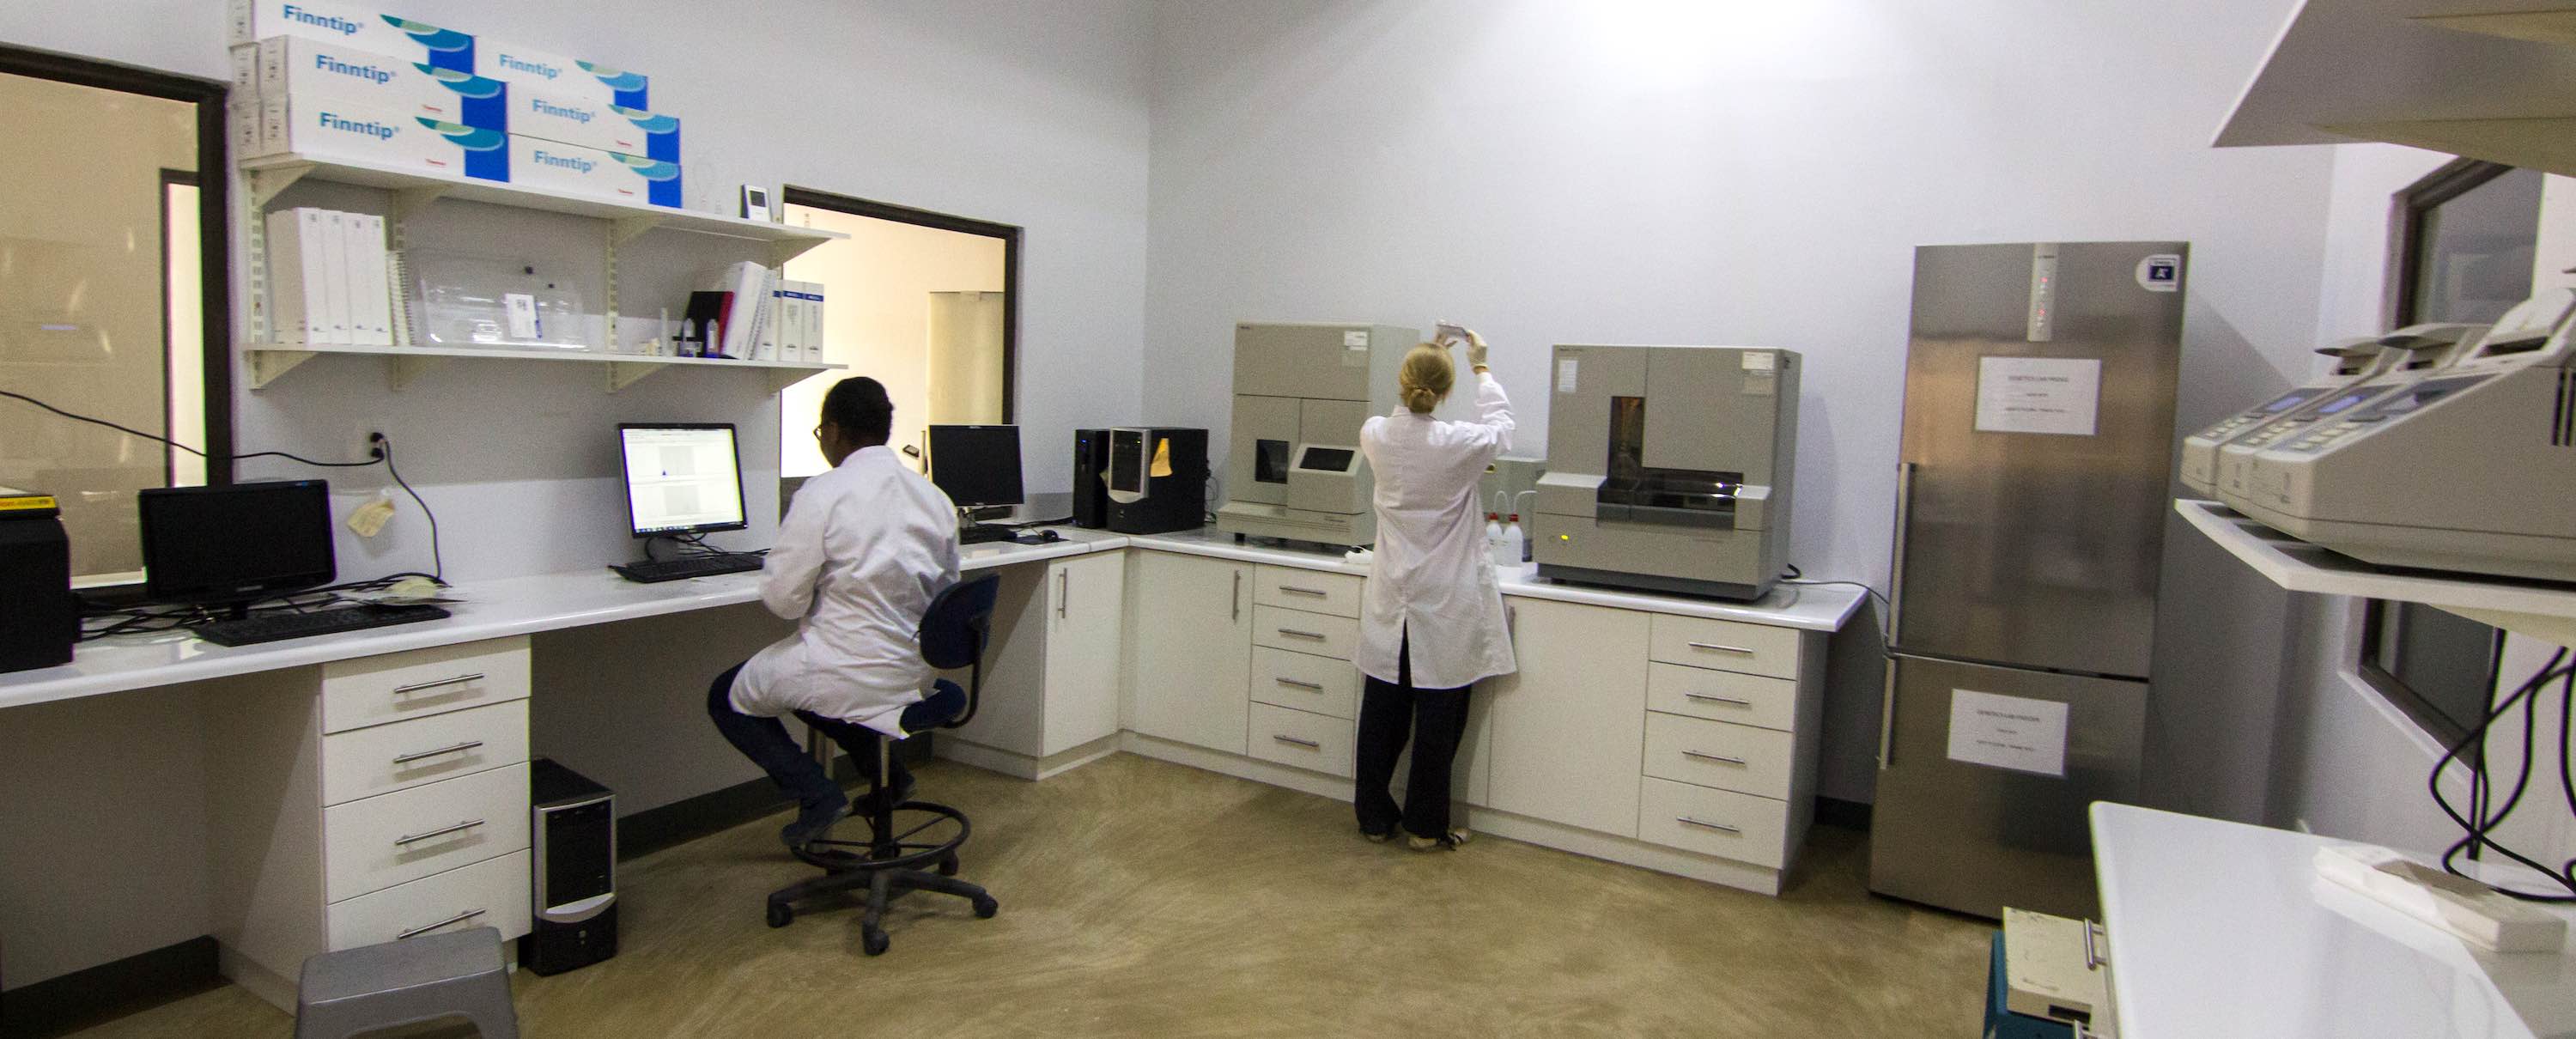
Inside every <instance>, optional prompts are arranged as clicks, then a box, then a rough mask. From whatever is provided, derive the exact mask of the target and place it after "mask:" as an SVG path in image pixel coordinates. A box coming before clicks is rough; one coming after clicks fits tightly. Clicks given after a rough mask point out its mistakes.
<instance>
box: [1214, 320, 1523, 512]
mask: <svg viewBox="0 0 2576 1039" xmlns="http://www.w3.org/2000/svg"><path fill="white" fill-rule="evenodd" d="M1421 341H1422V334H1421V333H1420V332H1419V331H1417V330H1415V329H1411V328H1406V327H1403V326H1400V325H1371V324H1351V323H1341V324H1331V323H1260V322H1244V323H1242V324H1238V325H1236V326H1234V429H1233V437H1232V440H1231V441H1230V442H1229V444H1228V446H1227V448H1226V462H1225V494H1226V503H1225V505H1224V506H1223V507H1222V508H1219V509H1217V512H1216V529H1218V530H1220V531H1223V532H1225V533H1228V534H1233V535H1235V536H1236V537H1237V538H1238V539H1239V538H1243V537H1247V536H1248V537H1264V538H1284V539H1287V540H1290V541H1308V542H1314V543H1317V544H1323V545H1343V546H1358V545H1369V544H1375V543H1376V542H1377V513H1376V512H1375V511H1374V510H1372V509H1371V507H1370V505H1369V494H1370V492H1371V491H1372V490H1374V482H1373V481H1372V480H1371V479H1370V478H1369V471H1368V462H1367V460H1366V459H1363V458H1362V457H1360V426H1361V425H1362V424H1364V423H1366V422H1367V421H1368V419H1369V416H1371V415H1384V414H1388V413H1390V412H1393V411H1394V410H1395V409H1396V407H1397V405H1398V401H1399V399H1400V398H1399V397H1398V394H1397V390H1396V371H1397V369H1399V368H1401V367H1402V366H1403V364H1404V355H1405V353H1406V351H1409V350H1411V349H1413V347H1414V345H1415V344H1417V343H1420V342H1421ZM1458 375H1459V386H1458V388H1456V389H1453V390H1452V391H1451V392H1450V394H1449V400H1448V402H1447V403H1444V404H1443V405H1441V407H1440V410H1439V411H1437V412H1435V414H1436V415H1438V416H1439V417H1441V418H1446V419H1454V418H1458V417H1460V416H1461V415H1463V414H1465V412H1464V411H1462V410H1461V407H1462V405H1461V403H1460V402H1461V401H1462V400H1463V401H1465V402H1467V403H1468V404H1472V403H1473V402H1474V400H1475V393H1474V391H1473V389H1472V387H1470V385H1469V384H1468V383H1467V381H1466V380H1467V379H1468V378H1470V376H1469V374H1468V373H1467V372H1466V371H1465V370H1463V366H1461V370H1460V371H1459V373H1458Z"/></svg>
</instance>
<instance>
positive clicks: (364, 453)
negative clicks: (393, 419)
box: [358, 429, 385, 459]
mask: <svg viewBox="0 0 2576 1039" xmlns="http://www.w3.org/2000/svg"><path fill="white" fill-rule="evenodd" d="M384 441H385V435H384V434H383V433H381V432H378V431H376V430H372V429H371V430H368V431H367V435H366V436H364V437H361V438H359V441H358V457H360V458H377V459H380V458H383V457H384V456H385V450H384Z"/></svg>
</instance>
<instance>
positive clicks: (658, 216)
mask: <svg viewBox="0 0 2576 1039" xmlns="http://www.w3.org/2000/svg"><path fill="white" fill-rule="evenodd" d="M241 168H242V172H243V174H244V176H245V177H246V178H247V179H248V180H249V182H250V202H251V205H252V207H253V209H254V210H257V209H261V208H265V207H266V206H267V205H268V204H269V203H270V202H272V201H275V200H276V198H277V196H278V194H279V193H280V192H283V191H285V190H286V189H287V188H289V187H291V186H293V185H295V184H296V183H298V182H300V181H304V180H308V179H310V180H321V181H329V182H332V183H337V184H357V185H362V186H365V187H371V188H383V189H385V190H388V191H391V192H393V195H394V206H393V209H394V214H393V215H394V216H395V217H396V219H398V220H399V219H400V218H403V217H408V216H411V215H413V214H415V213H418V212H419V211H420V210H421V209H423V208H425V207H427V206H428V205H429V204H430V203H432V202H435V201H438V200H439V199H442V198H453V199H462V200H464V201H468V202H483V203H489V204H491V205H496V206H513V207H517V208H520V209H536V210H543V211H545V212H549V213H568V214H571V215H573V216H586V217H593V218H596V219H600V220H606V221H609V223H610V225H611V228H612V231H611V236H612V238H613V239H614V240H615V241H616V242H619V243H624V242H627V241H630V240H632V239H634V238H635V236H637V235H640V234H643V233H644V232H646V231H650V230H653V229H655V228H663V229H668V230H673V231H687V232H691V233H693V234H704V235H715V236H718V237H723V238H742V239H749V240H752V241H758V242H766V243H768V255H767V257H766V260H767V262H768V263H769V265H770V266H773V267H775V266H778V265H779V264H783V263H786V262H787V261H788V260H791V259H794V258H795V257H796V256H797V255H799V254H801V253H803V252H804V251H805V250H807V249H811V248H813V247H815V246H818V245H821V244H823V243H825V242H829V241H832V240H834V239H838V238H847V237H849V236H848V235H844V234H842V233H840V232H838V231H824V230H818V229H815V228H810V227H793V226H789V225H787V224H773V223H770V222H768V221H765V220H745V219H743V218H741V217H732V216H719V215H717V214H714V213H698V212H692V211H690V210H686V209H671V208H668V207H664V206H654V205H646V204H644V203H640V202H619V201H616V200H613V199H604V198H591V197H589V196H584V195H563V194H557V193H554V192H549V191H539V190H536V189H533V188H528V187H524V186H521V185H516V184H500V183H495V182H492V181H488V180H475V179H473V178H470V177H465V176H457V177H453V178H448V177H436V176H430V175H428V174H424V173H421V172H419V171H416V170H408V169H401V168H397V167H392V166H379V165H373V164H369V163H361V162H352V161H349V160H346V159H314V158H307V157H305V156H302V155H293V154H288V155H269V156H263V157H260V158H256V159H245V160H243V161H242V163H241Z"/></svg>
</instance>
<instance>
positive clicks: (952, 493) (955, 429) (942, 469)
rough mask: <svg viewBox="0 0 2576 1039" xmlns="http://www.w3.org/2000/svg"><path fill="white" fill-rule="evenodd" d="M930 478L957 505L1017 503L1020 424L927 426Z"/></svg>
mask: <svg viewBox="0 0 2576 1039" xmlns="http://www.w3.org/2000/svg"><path fill="white" fill-rule="evenodd" d="M930 482H932V483H935V484H938V485H939V489H940V490H942V491H946V492H947V493H948V500H949V501H952V502H955V503H957V507H958V508H961V509H979V508H985V507H987V506H994V505H1018V504H1020V503H1021V502H1022V501H1024V500H1026V499H1025V498H1024V497H1023V495H1022V494H1021V492H1020V427H1018V426H932V427H930Z"/></svg>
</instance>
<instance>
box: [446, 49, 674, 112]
mask: <svg viewBox="0 0 2576 1039" xmlns="http://www.w3.org/2000/svg"><path fill="white" fill-rule="evenodd" d="M474 74H475V75H478V76H488V77H490V78H493V79H497V80H501V81H502V82H505V83H510V84H513V85H519V86H525V87H527V88H528V89H529V90H531V91H534V92H536V93H539V94H544V95H546V96H547V97H554V98H562V99H564V100H567V101H575V102H580V103H584V104H593V105H618V106H620V107H624V108H632V109H637V110H639V111H650V110H651V109H652V107H653V99H652V97H651V95H650V92H649V87H650V86H651V83H650V81H649V80H647V79H646V78H645V76H644V74H643V73H641V72H628V71H626V70H624V69H619V68H612V67H610V66H607V65H602V64H600V63H598V62H595V61H583V60H581V59H579V58H567V57H564V56H562V55H559V54H548V53H546V52H544V51H540V50H532V49H530V48H527V47H521V46H519V45H518V44H515V43H511V42H508V41H506V40H483V41H481V42H480V43H479V44H478V45H477V47H476V49H475V52H474Z"/></svg>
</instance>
